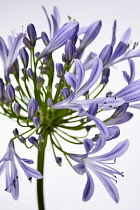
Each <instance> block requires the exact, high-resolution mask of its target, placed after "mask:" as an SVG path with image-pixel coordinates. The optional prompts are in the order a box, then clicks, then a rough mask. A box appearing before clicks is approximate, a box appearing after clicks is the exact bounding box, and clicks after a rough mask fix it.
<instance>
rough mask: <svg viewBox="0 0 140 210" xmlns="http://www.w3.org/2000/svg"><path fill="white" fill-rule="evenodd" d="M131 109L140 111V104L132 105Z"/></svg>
mask: <svg viewBox="0 0 140 210" xmlns="http://www.w3.org/2000/svg"><path fill="white" fill-rule="evenodd" d="M129 107H132V108H136V109H140V104H131V105H130V106H129Z"/></svg>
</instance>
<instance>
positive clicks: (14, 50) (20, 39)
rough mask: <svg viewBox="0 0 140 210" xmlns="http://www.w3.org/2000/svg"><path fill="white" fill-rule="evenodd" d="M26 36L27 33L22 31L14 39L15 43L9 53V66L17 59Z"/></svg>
mask: <svg viewBox="0 0 140 210" xmlns="http://www.w3.org/2000/svg"><path fill="white" fill-rule="evenodd" d="M24 37H25V34H23V33H20V34H18V36H17V37H16V38H15V39H14V42H13V45H12V46H11V48H10V51H9V53H8V59H7V68H8V67H10V66H11V65H12V64H13V63H14V61H15V60H16V58H17V56H18V54H19V49H20V47H21V45H22V43H23V38H24Z"/></svg>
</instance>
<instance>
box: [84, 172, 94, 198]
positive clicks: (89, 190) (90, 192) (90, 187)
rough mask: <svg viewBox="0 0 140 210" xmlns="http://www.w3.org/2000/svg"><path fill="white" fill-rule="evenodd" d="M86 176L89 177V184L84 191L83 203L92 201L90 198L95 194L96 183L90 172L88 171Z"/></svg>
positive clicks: (87, 183)
mask: <svg viewBox="0 0 140 210" xmlns="http://www.w3.org/2000/svg"><path fill="white" fill-rule="evenodd" d="M86 175H87V182H86V185H85V189H84V191H83V201H88V200H90V198H91V197H92V195H93V193H94V182H93V179H92V177H91V175H90V173H89V171H88V170H87V171H86Z"/></svg>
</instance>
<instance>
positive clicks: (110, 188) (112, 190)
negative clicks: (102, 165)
mask: <svg viewBox="0 0 140 210" xmlns="http://www.w3.org/2000/svg"><path fill="white" fill-rule="evenodd" d="M94 173H95V174H96V176H97V177H98V179H99V180H100V181H101V183H102V184H103V185H104V187H105V189H106V190H107V192H108V194H109V195H110V196H111V198H112V199H113V200H114V201H115V202H116V203H118V202H119V193H118V190H117V188H116V186H115V184H114V183H113V182H112V181H111V180H110V178H109V177H108V176H106V175H104V174H103V173H101V172H98V171H97V170H96V172H94Z"/></svg>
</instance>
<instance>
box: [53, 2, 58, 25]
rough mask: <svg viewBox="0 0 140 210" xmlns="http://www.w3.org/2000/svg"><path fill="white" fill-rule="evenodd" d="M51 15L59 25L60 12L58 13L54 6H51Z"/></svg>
mask: <svg viewBox="0 0 140 210" xmlns="http://www.w3.org/2000/svg"><path fill="white" fill-rule="evenodd" d="M53 16H54V18H55V20H56V21H57V25H58V27H59V23H60V14H59V10H58V8H57V7H56V6H54V8H53Z"/></svg>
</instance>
